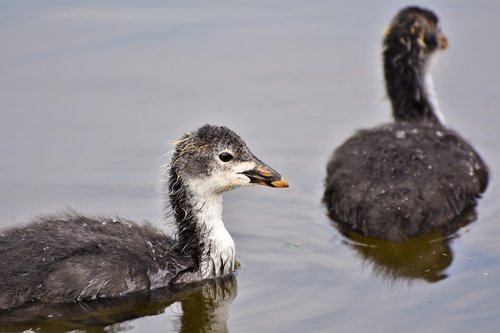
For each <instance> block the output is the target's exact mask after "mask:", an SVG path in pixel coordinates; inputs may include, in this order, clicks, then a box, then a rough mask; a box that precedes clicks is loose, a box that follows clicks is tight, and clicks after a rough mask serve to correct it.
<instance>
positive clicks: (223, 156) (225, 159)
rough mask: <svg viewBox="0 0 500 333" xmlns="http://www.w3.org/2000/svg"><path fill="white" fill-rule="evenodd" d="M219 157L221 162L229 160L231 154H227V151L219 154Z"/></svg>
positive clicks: (231, 157)
mask: <svg viewBox="0 0 500 333" xmlns="http://www.w3.org/2000/svg"><path fill="white" fill-rule="evenodd" d="M219 158H220V160H221V161H222V162H229V161H231V160H232V159H233V155H231V154H229V153H228V152H223V153H220V154H219Z"/></svg>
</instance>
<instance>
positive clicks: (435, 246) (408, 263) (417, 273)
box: [330, 208, 476, 283]
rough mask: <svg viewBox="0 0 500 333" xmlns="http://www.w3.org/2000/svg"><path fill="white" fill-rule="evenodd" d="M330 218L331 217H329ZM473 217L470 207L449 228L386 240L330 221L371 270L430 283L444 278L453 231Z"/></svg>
mask: <svg viewBox="0 0 500 333" xmlns="http://www.w3.org/2000/svg"><path fill="white" fill-rule="evenodd" d="M330 218H332V219H333V217H332V216H330ZM475 219H476V212H475V210H474V209H472V208H471V209H469V210H467V211H465V212H464V213H462V214H461V215H460V216H458V217H456V218H455V219H454V220H453V221H452V223H450V226H451V227H450V228H448V229H438V230H435V231H434V232H432V233H428V234H425V235H422V236H418V237H415V238H411V239H409V240H406V241H404V242H390V241H386V240H380V239H374V238H369V237H366V236H363V235H361V234H359V233H356V232H354V231H352V230H350V229H347V228H344V227H342V226H341V225H339V224H337V223H336V222H335V221H334V220H333V224H334V226H335V227H336V228H337V229H338V230H339V231H340V232H341V233H342V234H343V235H344V236H345V237H346V239H345V244H347V245H348V246H349V247H351V248H352V249H354V250H356V251H357V253H358V254H359V257H360V258H361V259H362V260H363V261H365V262H367V263H369V264H371V266H372V269H373V273H374V274H375V275H376V276H379V277H382V278H384V279H386V280H388V281H390V282H395V281H398V280H401V281H404V280H406V281H409V282H411V281H413V280H417V279H423V280H425V281H427V282H430V283H433V282H438V281H441V280H443V279H446V278H447V277H448V275H447V274H446V273H445V270H446V269H447V268H448V267H449V266H450V265H451V263H452V261H453V250H452V248H451V242H452V241H453V240H454V239H455V238H457V237H458V234H457V231H458V230H459V229H460V228H461V227H463V226H465V225H468V224H469V223H471V222H472V221H474V220H475Z"/></svg>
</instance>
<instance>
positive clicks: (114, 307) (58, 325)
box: [0, 275, 238, 333]
mask: <svg viewBox="0 0 500 333" xmlns="http://www.w3.org/2000/svg"><path fill="white" fill-rule="evenodd" d="M237 292H238V285H237V282H236V278H235V277H234V276H232V275H231V276H226V277H222V278H217V279H210V280H205V281H202V282H200V283H193V284H187V285H182V284H180V285H174V286H173V287H171V288H164V289H159V290H155V291H153V292H152V293H151V294H149V293H143V294H136V295H128V296H125V297H120V298H115V299H101V300H96V301H92V302H82V303H69V304H45V303H34V304H30V305H26V306H23V307H21V308H16V309H14V310H2V311H0V332H23V331H26V330H31V331H41V332H67V331H73V330H78V331H83V332H93V333H94V332H124V331H128V330H131V329H133V328H134V322H133V321H129V320H132V319H137V318H140V317H145V316H154V315H158V314H162V313H164V312H165V310H166V309H167V308H168V307H169V306H170V305H172V304H173V303H175V302H180V305H181V308H182V310H183V311H182V314H181V315H180V318H179V321H178V325H177V326H178V332H207V333H209V332H217V333H218V332H226V331H227V326H226V325H227V324H226V321H227V319H228V310H229V306H230V305H231V303H232V302H233V300H234V298H235V297H236V295H237ZM125 321H128V322H127V323H124V322H125Z"/></svg>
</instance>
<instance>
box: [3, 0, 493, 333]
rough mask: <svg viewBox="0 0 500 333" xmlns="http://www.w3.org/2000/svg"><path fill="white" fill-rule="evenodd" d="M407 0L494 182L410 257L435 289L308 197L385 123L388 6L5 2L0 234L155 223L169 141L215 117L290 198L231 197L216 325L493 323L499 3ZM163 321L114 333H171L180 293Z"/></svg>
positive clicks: (430, 326)
mask: <svg viewBox="0 0 500 333" xmlns="http://www.w3.org/2000/svg"><path fill="white" fill-rule="evenodd" d="M418 4H421V5H426V6H428V7H430V8H432V9H434V10H435V11H436V13H437V14H438V15H439V16H440V18H441V21H442V28H443V31H444V32H445V33H446V35H447V36H448V38H449V41H450V47H449V49H448V50H446V51H445V52H443V54H442V55H441V57H440V61H439V63H438V64H437V66H435V70H434V74H435V75H434V77H435V85H436V90H437V93H438V97H439V101H440V105H441V108H442V111H443V113H444V115H445V117H446V120H447V123H448V124H449V126H451V127H452V128H454V129H456V130H457V131H459V132H460V133H461V134H462V135H463V136H464V137H465V138H467V139H468V140H470V142H471V143H472V144H473V145H474V146H475V148H476V149H477V150H478V151H479V152H480V153H481V154H482V156H483V157H484V159H485V160H486V162H487V163H488V164H489V166H490V168H491V173H492V180H491V182H490V185H489V187H488V190H487V192H486V193H485V195H484V197H483V199H482V200H481V201H480V203H479V206H478V208H477V213H478V219H477V221H475V222H473V223H471V224H469V225H467V226H465V227H464V228H462V229H461V230H460V231H459V232H458V236H457V237H456V238H454V239H452V240H450V241H449V242H448V243H446V242H445V243H443V244H442V243H437V244H435V243H432V244H435V245H429V246H427V247H426V246H423V249H422V248H420V250H421V251H423V253H424V254H423V255H422V257H425V258H426V259H425V260H427V259H429V258H430V259H429V260H430V261H431V263H430V264H429V267H430V268H425V267H424V270H428V269H430V270H435V271H438V272H440V271H442V273H443V274H445V275H446V276H447V277H446V278H444V279H442V280H440V281H439V282H429V281H428V280H426V279H425V278H422V276H424V275H425V274H423V273H419V272H416V273H415V272H414V271H415V270H417V271H418V270H420V269H422V267H419V266H418V265H417V266H418V267H417V268H414V267H413V266H411V265H410V264H408V263H406V264H407V266H405V263H404V262H403V263H398V264H396V265H395V266H394V267H396V269H394V270H395V271H394V270H393V271H392V274H391V271H390V270H388V269H387V268H386V267H385V266H384V264H383V263H382V264H381V263H377V261H376V259H373V258H372V259H369V257H366V256H364V255H363V254H362V251H360V250H356V249H355V246H354V245H352V244H351V245H349V244H347V243H346V242H345V240H346V239H345V238H344V237H343V236H342V235H341V234H340V233H339V232H338V231H337V230H336V229H335V228H333V227H332V225H331V222H330V220H329V219H328V217H327V216H326V215H325V213H324V209H323V207H322V205H321V203H320V200H321V196H322V190H323V188H322V181H323V178H324V172H325V165H326V161H327V159H328V156H329V155H330V153H331V152H332V151H333V149H334V148H335V147H336V146H338V145H339V144H341V143H342V142H343V141H344V140H345V139H346V138H347V137H348V136H349V135H350V134H352V133H353V132H354V130H355V129H357V128H363V127H369V126H374V125H377V124H379V123H382V122H384V121H388V120H389V119H390V114H389V104H388V102H387V100H386V99H385V97H384V89H383V80H382V74H381V68H380V67H381V66H380V59H379V58H380V57H379V55H380V53H381V51H380V40H381V35H382V33H383V31H384V28H385V26H386V25H387V23H388V22H389V20H390V19H391V18H392V17H393V15H394V14H395V13H396V11H397V10H398V9H400V8H401V7H402V6H405V5H407V3H406V2H403V1H396V0H393V1H384V4H383V5H382V4H380V2H375V1H367V0H364V1H356V2H354V1H321V0H313V1H289V0H270V1H269V0H266V1H263V0H262V1H261V0H258V1H252V2H248V1H232V2H230V1H211V2H210V3H208V2H206V1H165V2H159V1H142V2H138V1H119V2H118V1H71V2H68V1H62V0H60V1H44V2H43V3H42V2H36V1H1V2H0V43H1V49H2V51H1V52H0V156H1V163H0V226H2V227H5V226H10V225H14V224H22V223H25V222H27V221H29V219H30V217H32V216H34V215H38V214H41V213H44V212H53V211H60V210H64V209H65V208H66V207H72V208H75V209H77V210H79V211H81V212H85V213H89V214H101V213H103V214H118V215H120V216H123V217H127V218H133V219H137V220H142V219H147V220H150V221H153V222H154V223H157V224H161V223H162V220H161V216H162V206H161V204H160V201H159V197H160V195H159V190H158V177H157V169H158V167H159V166H160V165H161V164H162V163H164V162H166V161H167V160H166V159H165V158H161V156H162V155H163V154H164V153H165V152H167V151H168V150H169V149H170V148H171V147H169V146H168V145H167V144H166V143H167V142H169V141H170V140H174V139H177V138H178V137H179V136H180V135H181V134H183V133H184V132H186V131H189V130H191V129H194V128H196V127H198V126H199V125H201V124H204V123H207V122H208V123H214V124H223V125H227V126H229V127H230V128H232V129H233V130H235V131H236V132H237V133H239V134H240V135H241V136H242V137H243V138H244V139H245V140H246V142H247V144H248V145H249V146H250V148H251V149H252V150H253V152H254V153H255V154H256V155H257V156H259V157H260V158H261V159H262V160H264V161H265V162H266V163H268V164H269V165H271V166H272V167H273V168H275V169H276V170H278V171H279V172H280V173H282V174H283V175H285V177H286V178H287V179H288V180H289V182H290V188H289V189H287V190H278V189H270V188H263V187H259V188H257V187H256V188H245V189H240V190H237V191H234V192H231V193H228V194H227V195H226V197H225V211H224V220H225V224H226V226H227V228H228V229H229V231H230V232H231V234H232V235H233V238H234V240H235V243H236V247H237V257H238V260H239V261H240V262H241V264H242V268H241V269H240V270H239V272H238V273H237V275H236V280H237V285H238V287H237V296H236V297H235V298H234V300H233V301H232V303H231V302H228V304H226V305H225V306H222V307H221V308H220V309H216V313H217V314H218V317H219V320H220V321H221V323H219V324H220V325H221V326H214V327H217V328H216V329H214V330H223V329H224V328H223V327H224V326H227V329H228V330H229V331H230V332H287V333H290V332H332V331H335V332H359V331H363V330H365V331H371V332H387V331H403V332H424V331H433V332H450V331H454V332H470V331H472V330H477V331H481V332H495V331H497V330H498V325H499V323H500V319H499V318H500V288H499V287H498V286H499V285H500V241H499V238H500V223H499V219H500V216H499V215H500V209H499V208H498V206H497V204H496V202H497V201H498V199H499V198H500V189H499V186H498V183H497V181H496V180H497V176H496V175H497V174H499V172H500V155H499V154H498V145H499V142H500V131H499V130H498V128H499V125H500V113H499V112H498V111H497V110H496V109H497V105H499V104H500V94H499V86H500V66H498V54H500V39H499V38H498V13H499V12H500V3H499V2H498V1H494V0H490V1H487V0H482V1H465V0H461V1H433V2H431V1H426V2H418ZM434 246H435V247H434ZM443 257H444V259H443ZM367 258H368V259H367ZM436 258H438V259H436ZM434 259H435V260H434ZM388 260H390V259H388ZM423 260H424V259H423ZM433 260H434V262H432V261H433ZM373 261H375V263H374V262H373ZM417 261H418V260H417ZM408 265H409V266H408ZM389 266H390V265H389ZM424 266H425V265H424ZM398 269H399V271H398ZM405 269H407V271H405ZM412 272H413V273H412ZM163 308H165V307H163ZM163 308H162V309H163ZM157 312H158V314H157V315H154V316H150V315H149V316H143V317H139V318H137V319H132V320H129V321H126V322H121V323H119V324H116V325H115V326H113V327H108V328H107V329H108V330H109V331H120V330H125V331H130V332H159V331H163V332H170V331H176V330H181V328H180V327H181V326H182V324H180V322H182V319H183V317H182V316H183V312H182V306H181V304H180V303H179V302H174V303H173V304H172V305H170V306H168V307H166V308H165V309H164V311H163V310H162V311H157ZM155 313H156V312H155ZM184 319H186V318H184ZM221 327H222V328H221ZM34 328H36V325H35V326H34Z"/></svg>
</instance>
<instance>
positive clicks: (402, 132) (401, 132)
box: [396, 131, 406, 139]
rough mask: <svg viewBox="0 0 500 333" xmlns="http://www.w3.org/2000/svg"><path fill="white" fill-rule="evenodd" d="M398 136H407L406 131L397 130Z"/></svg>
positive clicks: (402, 137)
mask: <svg viewBox="0 0 500 333" xmlns="http://www.w3.org/2000/svg"><path fill="white" fill-rule="evenodd" d="M396 138H398V139H404V138H406V132H405V131H397V132H396Z"/></svg>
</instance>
